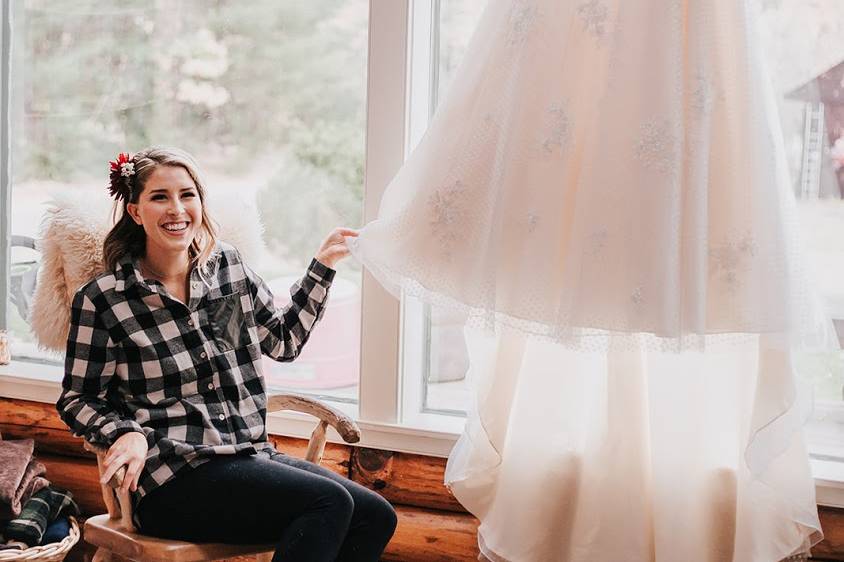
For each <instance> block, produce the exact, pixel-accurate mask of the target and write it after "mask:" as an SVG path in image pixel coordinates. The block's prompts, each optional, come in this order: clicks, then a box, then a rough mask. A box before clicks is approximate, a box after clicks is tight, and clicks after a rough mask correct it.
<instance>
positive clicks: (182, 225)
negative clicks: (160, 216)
mask: <svg viewBox="0 0 844 562" xmlns="http://www.w3.org/2000/svg"><path fill="white" fill-rule="evenodd" d="M163 226H164V228H166V229H167V230H172V231H177V230H184V229H186V228H187V227H188V223H186V222H171V223H168V224H165V225H163Z"/></svg>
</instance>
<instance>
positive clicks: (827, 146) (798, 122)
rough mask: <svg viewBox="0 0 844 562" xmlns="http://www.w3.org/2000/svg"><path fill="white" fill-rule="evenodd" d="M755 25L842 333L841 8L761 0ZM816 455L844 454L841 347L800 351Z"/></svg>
mask: <svg viewBox="0 0 844 562" xmlns="http://www.w3.org/2000/svg"><path fill="white" fill-rule="evenodd" d="M760 16H761V17H760V24H761V25H760V33H761V36H762V41H763V47H764V50H765V52H766V53H767V54H768V57H767V61H768V63H769V65H770V70H771V75H772V79H773V86H774V88H775V91H776V92H777V95H778V99H779V109H780V116H781V120H782V126H783V133H784V135H785V147H786V151H787V154H788V158H789V164H790V169H791V173H792V180H793V185H794V193H795V196H796V198H797V206H798V211H799V213H800V216H799V218H800V220H801V227H802V230H803V234H804V238H805V242H806V249H805V250H806V252H807V254H808V257H809V258H810V260H811V261H812V262H813V264H814V270H815V275H816V278H815V281H816V283H817V286H818V288H819V289H820V291H821V294H822V296H823V297H824V299H825V303H826V306H827V309H828V311H829V312H830V314H831V316H832V318H833V320H834V322H835V323H836V327H837V329H838V333H839V338H840V339H842V341H844V283H842V278H844V269H842V264H844V201H842V199H844V39H842V37H844V12H842V10H841V8H840V5H838V4H837V3H834V2H815V3H804V2H790V1H783V2H763V3H762V5H761V8H760ZM796 367H797V369H798V372H799V374H800V375H801V378H802V381H803V383H804V385H805V388H804V390H805V392H807V393H811V395H812V396H813V398H814V404H815V413H814V417H813V420H812V422H811V426H812V430H811V431H810V432H809V435H810V440H811V450H812V452H813V454H814V455H816V456H818V457H819V458H829V457H834V458H837V459H844V352H841V351H839V352H830V353H802V354H800V355H799V356H798V357H797V358H796Z"/></svg>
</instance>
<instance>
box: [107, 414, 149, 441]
mask: <svg viewBox="0 0 844 562" xmlns="http://www.w3.org/2000/svg"><path fill="white" fill-rule="evenodd" d="M133 431H137V432H138V433H140V434H141V435H143V436H144V437H146V434H145V433H144V430H143V429H141V426H140V424H139V423H138V422H136V421H134V420H120V421H112V422H108V423H107V424H105V425H104V426H103V427H102V428H101V429H100V434H101V435H102V436H103V439H104V440H105V442H106V443H108V445H107V446H108V447H111V446H112V445H113V444H114V442H115V441H117V438H118V437H120V436H121V435H123V434H125V433H132V432H133Z"/></svg>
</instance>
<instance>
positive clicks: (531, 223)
mask: <svg viewBox="0 0 844 562" xmlns="http://www.w3.org/2000/svg"><path fill="white" fill-rule="evenodd" d="M537 226H539V215H537V214H536V213H533V212H530V213H528V215H527V230H528V232H531V233H532V232H533V231H534V230H536V227H537Z"/></svg>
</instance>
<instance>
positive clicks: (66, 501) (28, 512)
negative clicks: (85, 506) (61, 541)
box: [4, 486, 79, 546]
mask: <svg viewBox="0 0 844 562" xmlns="http://www.w3.org/2000/svg"><path fill="white" fill-rule="evenodd" d="M60 515H79V507H78V506H77V505H76V502H74V501H73V494H71V493H70V492H68V491H67V490H62V489H60V488H56V487H54V486H47V487H46V488H44V489H42V490H40V491H38V492H36V493H35V494H33V495H32V497H31V498H30V499H29V501H28V502H26V504H24V506H23V509H22V510H21V514H20V517H18V518H17V519H12V520H11V521H9V524H8V525H7V526H6V531H5V533H4V535H5V537H6V540H8V541H11V540H16V541H20V542H23V543H26V544H28V545H29V546H36V545H38V544H41V541H42V539H43V537H44V531H45V530H46V529H47V526H48V525H49V524H50V523H51V522H52V521H55V520H56V519H57V518H58V517H59V516H60Z"/></svg>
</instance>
